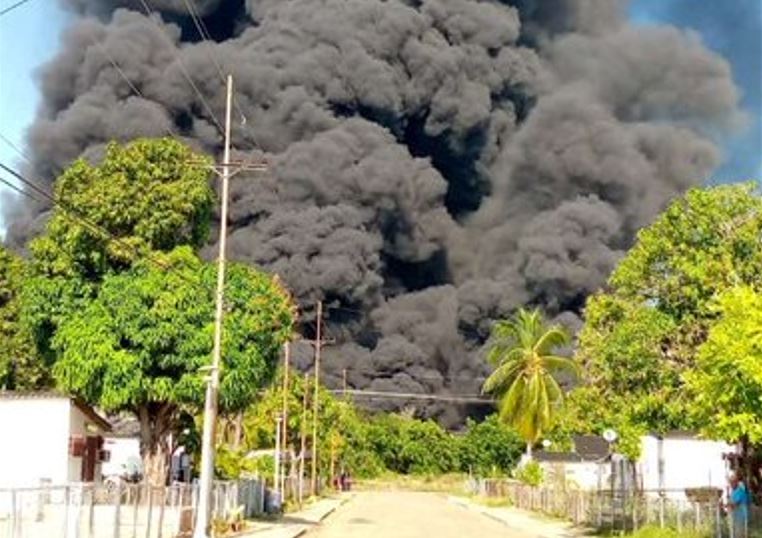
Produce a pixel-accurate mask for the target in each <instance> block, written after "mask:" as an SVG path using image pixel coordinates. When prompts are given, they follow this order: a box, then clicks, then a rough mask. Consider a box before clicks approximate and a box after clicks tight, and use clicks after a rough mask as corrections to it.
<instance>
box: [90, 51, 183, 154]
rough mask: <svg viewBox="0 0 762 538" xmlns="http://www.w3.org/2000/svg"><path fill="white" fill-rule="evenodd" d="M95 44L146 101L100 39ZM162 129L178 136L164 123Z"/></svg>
mask: <svg viewBox="0 0 762 538" xmlns="http://www.w3.org/2000/svg"><path fill="white" fill-rule="evenodd" d="M95 44H96V46H97V47H98V48H99V49H100V51H101V52H102V53H103V54H104V55H105V56H106V58H108V61H109V62H110V63H111V65H113V66H114V69H116V71H117V73H119V75H120V76H121V77H122V78H123V79H124V81H125V82H126V83H127V85H128V86H129V87H130V89H131V90H132V91H133V92H135V93H136V94H137V95H138V96H139V97H140V98H142V99H145V100H146V101H148V100H149V99H147V98H146V96H145V95H143V92H141V91H140V90H139V89H138V87H137V86H135V84H133V82H132V81H131V80H130V78H129V77H128V76H127V74H126V73H125V72H124V70H123V69H122V68H121V67H119V64H117V63H116V60H115V59H114V57H113V56H112V55H111V53H109V51H108V49H107V48H106V47H105V46H103V43H101V42H100V41H95ZM164 129H165V130H166V131H167V133H168V134H169V136H171V137H173V138H175V139H177V138H178V135H177V133H176V132H175V131H174V129H172V128H171V127H170V126H169V125H166V126H165V127H164Z"/></svg>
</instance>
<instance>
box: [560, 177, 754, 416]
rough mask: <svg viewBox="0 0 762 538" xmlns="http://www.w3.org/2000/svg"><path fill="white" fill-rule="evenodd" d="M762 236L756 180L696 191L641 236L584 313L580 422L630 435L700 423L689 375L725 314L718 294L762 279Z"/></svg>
mask: <svg viewBox="0 0 762 538" xmlns="http://www.w3.org/2000/svg"><path fill="white" fill-rule="evenodd" d="M761 236H762V200H760V198H759V196H757V194H756V192H755V187H754V185H751V184H743V185H733V186H728V185H725V186H719V187H714V188H710V189H694V190H691V191H689V192H688V193H687V194H686V195H685V196H684V197H682V198H680V199H678V200H676V201H675V202H673V203H672V204H671V205H670V206H669V207H668V208H667V209H666V210H665V211H664V213H663V214H661V215H660V216H659V217H658V218H657V219H656V221H655V222H654V223H653V224H652V225H651V226H649V227H647V228H644V229H643V230H642V231H641V232H640V233H639V234H638V238H637V241H636V244H635V246H634V247H633V248H632V249H631V250H630V251H629V252H628V253H627V255H626V256H625V258H624V259H623V260H622V261H621V262H620V264H619V265H618V267H617V268H616V269H615V271H614V272H613V274H612V276H611V278H610V279H609V282H608V286H607V287H606V289H605V290H604V291H601V292H600V293H597V294H595V295H593V296H591V297H590V298H589V299H588V303H587V307H586V309H585V324H584V327H583V329H582V331H581V332H580V335H579V347H578V359H579V360H580V362H581V363H583V364H584V365H585V371H586V373H587V377H588V378H587V384H586V387H585V388H584V389H580V390H582V391H584V396H583V397H581V398H576V397H573V398H572V401H573V402H576V404H578V405H575V406H574V407H576V409H575V412H576V413H577V415H578V417H579V418H580V419H581V420H582V421H584V420H585V418H588V419H589V424H588V426H589V427H590V428H591V429H594V428H597V427H599V426H602V425H608V426H616V425H617V424H619V425H621V427H623V428H630V429H631V431H635V430H632V427H635V428H636V430H638V431H643V430H654V431H665V430H669V429H673V428H694V427H701V426H702V424H701V423H700V422H696V421H695V420H693V419H694V418H695V417H696V415H695V414H692V413H691V412H690V411H691V397H690V395H689V393H688V392H687V391H685V390H684V377H685V373H686V372H690V371H691V370H692V369H693V368H694V367H695V365H696V359H697V354H698V350H699V348H700V346H701V345H702V344H703V343H704V342H705V341H706V339H707V334H708V333H709V331H710V330H711V328H712V326H713V324H715V323H716V322H717V319H718V318H719V316H720V313H719V311H718V310H717V309H716V308H715V307H714V301H715V299H716V298H717V297H719V296H721V295H722V294H723V293H725V292H726V291H727V290H729V289H731V288H733V287H735V286H737V285H742V284H747V285H750V286H753V287H758V286H759V284H760V283H762V280H760V279H761V278H762V245H760V241H759V238H760V237H761ZM590 401H597V402H599V403H600V405H598V406H595V407H590V406H588V405H587V402H590Z"/></svg>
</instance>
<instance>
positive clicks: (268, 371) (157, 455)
mask: <svg viewBox="0 0 762 538" xmlns="http://www.w3.org/2000/svg"><path fill="white" fill-rule="evenodd" d="M162 261H163V263H164V265H165V267H168V268H169V269H165V268H157V267H156V266H155V265H154V264H152V263H149V262H147V261H143V262H139V263H137V264H135V265H134V266H133V267H132V268H131V269H129V270H127V271H122V272H120V273H114V274H108V275H106V276H105V277H104V278H103V280H102V283H101V285H100V287H99V290H98V294H97V296H95V297H94V298H92V299H91V300H89V301H87V302H86V303H84V304H83V305H82V307H81V308H80V310H79V311H77V312H72V313H70V314H69V316H68V317H67V318H66V319H65V320H64V321H62V322H61V323H60V326H59V327H58V330H57V331H56V334H55V336H54V338H53V342H52V349H53V351H54V352H55V353H56V356H57V360H56V362H55V365H54V367H53V375H54V377H55V379H56V381H57V383H58V384H59V386H60V387H62V388H63V389H65V390H67V391H69V392H71V393H73V394H76V395H78V396H80V397H82V398H84V399H85V400H86V401H88V402H90V403H92V404H95V405H97V406H98V407H100V408H102V409H104V410H106V411H111V412H124V411H127V412H131V413H134V414H135V416H136V417H137V418H138V420H139V422H140V431H141V450H142V453H143V458H144V463H145V468H146V475H147V476H148V477H149V478H150V479H151V480H152V482H154V483H161V482H162V481H163V479H164V476H165V474H166V463H167V456H168V453H167V452H168V448H169V445H168V435H169V434H170V433H172V434H175V435H177V434H179V433H180V432H179V424H178V420H179V418H180V414H181V412H182V411H183V410H190V411H193V410H196V409H200V408H201V406H202V404H203V397H204V380H203V372H201V371H200V369H201V368H202V367H203V366H206V365H208V364H209V358H210V356H211V351H212V335H213V328H214V302H213V300H212V294H211V293H210V292H209V290H212V289H213V287H214V283H215V281H216V267H215V266H213V265H211V264H206V263H203V262H202V261H201V260H199V259H198V258H197V257H196V255H195V254H193V252H192V251H191V249H190V248H189V247H178V248H177V249H175V250H174V251H172V252H171V253H169V254H166V255H162ZM226 273H227V274H226V288H225V299H226V306H227V308H228V310H229V312H228V313H227V315H226V318H225V333H224V339H223V352H222V357H223V363H222V370H221V382H220V408H221V410H222V411H223V412H235V411H238V410H241V409H243V408H245V407H246V406H248V405H249V404H250V403H251V402H252V401H253V400H254V398H255V396H256V393H257V391H258V390H259V389H260V388H261V387H262V386H264V385H265V384H266V383H267V382H268V381H269V380H270V379H271V377H272V373H273V372H274V366H275V364H276V363H277V358H278V354H279V350H280V348H281V346H282V345H283V342H284V341H285V340H286V339H287V338H288V336H289V335H290V334H291V328H292V309H291V304H290V300H289V297H288V295H287V294H286V293H285V292H284V290H283V289H282V288H281V287H280V286H279V285H278V284H277V282H274V281H273V280H272V279H271V278H270V277H268V276H266V275H264V274H262V273H259V272H257V271H255V270H253V269H251V268H249V267H246V266H243V265H238V264H231V265H229V266H228V268H227V271H226Z"/></svg>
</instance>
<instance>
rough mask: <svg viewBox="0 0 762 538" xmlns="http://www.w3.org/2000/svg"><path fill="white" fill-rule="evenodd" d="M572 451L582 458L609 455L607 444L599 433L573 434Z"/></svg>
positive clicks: (594, 458) (587, 458)
mask: <svg viewBox="0 0 762 538" xmlns="http://www.w3.org/2000/svg"><path fill="white" fill-rule="evenodd" d="M573 440H574V452H576V453H577V454H579V456H580V457H581V458H582V459H583V460H600V459H603V458H605V457H606V456H608V455H609V444H608V442H606V440H605V439H604V438H603V437H601V436H599V435H575V436H574V438H573Z"/></svg>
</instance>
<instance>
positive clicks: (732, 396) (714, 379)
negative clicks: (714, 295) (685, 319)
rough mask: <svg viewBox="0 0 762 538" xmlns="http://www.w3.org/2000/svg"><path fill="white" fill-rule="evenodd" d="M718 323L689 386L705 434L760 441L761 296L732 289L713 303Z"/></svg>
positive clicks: (745, 289) (745, 288)
mask: <svg viewBox="0 0 762 538" xmlns="http://www.w3.org/2000/svg"><path fill="white" fill-rule="evenodd" d="M715 308H716V311H717V313H718V315H719V319H718V321H717V322H716V323H715V324H714V325H713V326H712V328H711V329H710V330H709V334H708V336H707V339H706V342H704V344H702V345H701V347H700V348H699V352H698V358H697V365H696V368H695V370H693V371H691V372H689V373H688V375H687V376H686V378H687V385H688V389H689V392H690V394H691V395H692V397H693V401H694V402H695V404H694V406H693V411H694V413H695V415H696V418H697V420H698V422H699V423H700V424H701V425H702V430H703V431H704V433H705V434H707V435H709V436H712V437H715V438H719V439H727V440H729V441H736V442H737V441H744V442H748V443H751V444H756V445H759V444H760V443H762V294H760V293H759V292H757V291H755V290H754V289H753V288H751V287H749V286H743V287H737V288H733V289H731V290H729V291H727V292H725V293H723V294H722V295H721V296H720V297H719V298H718V299H717V301H716V302H715Z"/></svg>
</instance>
